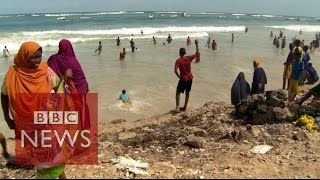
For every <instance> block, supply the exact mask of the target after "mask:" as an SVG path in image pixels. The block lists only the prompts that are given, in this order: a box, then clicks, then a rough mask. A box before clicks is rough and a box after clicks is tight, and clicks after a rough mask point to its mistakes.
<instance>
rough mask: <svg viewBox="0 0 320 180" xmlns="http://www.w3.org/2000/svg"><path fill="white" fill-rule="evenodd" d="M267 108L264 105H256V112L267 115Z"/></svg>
mask: <svg viewBox="0 0 320 180" xmlns="http://www.w3.org/2000/svg"><path fill="white" fill-rule="evenodd" d="M267 110H268V106H267V105H265V104H258V105H257V112H259V113H267Z"/></svg>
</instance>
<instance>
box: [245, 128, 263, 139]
mask: <svg viewBox="0 0 320 180" xmlns="http://www.w3.org/2000/svg"><path fill="white" fill-rule="evenodd" d="M247 130H248V131H249V132H250V133H251V134H252V135H253V137H259V136H260V133H261V131H260V129H258V128H257V127H256V126H250V125H248V126H247Z"/></svg>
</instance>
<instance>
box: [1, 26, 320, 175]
mask: <svg viewBox="0 0 320 180" xmlns="http://www.w3.org/2000/svg"><path fill="white" fill-rule="evenodd" d="M247 31H248V30H247V29H246V32H247ZM141 34H143V32H141ZM272 36H273V32H271V33H270V37H272ZM316 37H317V38H320V35H319V34H318V33H317V36H316ZM279 38H283V39H282V45H281V48H285V43H286V40H285V36H284V35H283V32H281V31H280V35H279ZM279 38H276V37H275V40H274V45H275V46H276V47H277V48H279V46H280V45H279V43H278V40H279ZM152 41H153V42H154V44H156V40H155V37H153V38H152ZM233 41H234V35H233V34H232V42H233ZM116 42H117V46H120V44H121V42H120V38H119V37H118V38H117V40H116ZM167 42H168V43H171V42H172V37H171V35H170V34H169V36H168V39H167ZM194 42H195V46H196V52H195V53H194V54H193V55H186V54H187V52H186V49H185V48H180V49H179V55H180V57H179V58H178V59H177V60H176V61H175V65H174V73H175V75H176V76H177V78H178V83H177V87H176V96H175V98H176V107H175V109H174V112H176V113H178V112H181V111H186V109H187V107H188V101H189V98H190V91H191V88H192V82H193V74H192V71H191V63H192V62H193V60H195V62H196V63H199V62H200V51H199V42H198V40H195V41H194ZM186 45H187V46H190V45H191V39H190V37H189V36H188V37H187V43H186ZM130 46H131V49H132V52H134V51H135V50H136V46H135V43H134V41H133V38H132V39H131V41H130ZM205 46H206V47H208V48H210V46H211V48H212V50H216V49H217V44H216V42H215V40H213V41H212V42H211V39H210V38H209V39H208V41H207V43H206V45H205ZM5 49H6V47H5ZM289 50H290V52H289V54H288V57H287V59H286V62H285V63H284V71H283V87H282V88H283V89H287V90H289V92H290V94H291V97H290V100H291V101H294V100H295V96H296V95H297V94H298V93H299V86H302V85H304V83H305V81H306V80H308V82H307V83H310V84H314V83H316V82H317V81H318V80H319V77H318V74H317V71H316V70H315V69H314V67H313V66H312V63H311V62H310V60H311V57H310V55H309V53H308V50H309V47H308V46H305V45H303V44H302V42H301V41H300V40H299V39H294V41H293V42H292V43H290V44H289ZM4 51H6V52H7V50H4ZM95 51H96V52H97V51H98V53H99V54H100V53H101V51H102V43H101V41H100V42H99V46H98V48H97V49H96V50H95ZM125 56H126V49H125V48H123V49H122V50H121V51H120V56H119V59H120V60H124V59H125ZM41 61H42V48H41V46H40V45H39V44H38V43H36V42H32V41H29V42H24V43H23V44H22V45H21V47H20V49H19V51H18V54H17V55H16V56H15V58H14V65H12V66H10V68H9V70H8V72H7V74H6V77H5V79H4V82H3V84H2V87H1V103H2V109H3V114H4V119H5V121H6V122H7V125H8V127H9V128H10V129H12V130H16V131H17V129H18V128H21V127H17V125H16V122H15V120H16V117H17V116H20V115H21V114H19V113H21V112H26V111H28V110H29V111H32V110H31V109H30V108H31V107H33V106H34V105H35V106H37V105H39V102H37V100H33V101H32V102H21V100H23V99H19V98H18V97H17V95H16V94H17V93H65V94H68V93H69V94H70V93H78V94H82V95H83V97H84V98H82V99H84V100H83V102H84V103H83V108H82V110H83V112H84V113H83V114H84V116H85V118H82V122H81V128H83V129H86V128H88V127H90V118H87V117H88V113H89V107H88V106H87V105H86V103H85V102H86V100H85V95H86V94H87V93H88V92H89V85H88V82H87V80H86V77H85V74H84V72H83V70H82V68H81V65H80V63H79V61H78V59H77V58H76V55H75V52H74V50H73V47H72V44H71V42H70V41H69V40H66V39H63V40H61V41H60V43H59V51H58V53H56V54H54V55H52V56H50V58H49V59H48V62H47V63H46V62H41ZM252 65H253V69H254V72H253V81H252V83H251V87H250V84H249V83H248V82H247V81H246V79H245V75H244V73H243V72H240V73H239V74H238V76H237V78H236V80H235V82H234V83H233V85H232V88H231V103H232V105H234V106H235V107H237V106H238V105H239V103H241V100H242V99H245V98H247V97H248V96H252V95H254V94H263V93H265V89H266V88H265V86H266V84H267V75H266V72H265V70H264V69H263V67H262V61H261V60H260V59H255V60H253V64H252ZM61 86H62V88H61ZM286 86H287V88H286ZM181 93H185V102H184V105H183V106H182V107H180V95H181ZM312 95H314V96H317V97H319V96H320V85H317V86H316V87H315V88H313V89H311V90H310V92H308V93H307V94H306V96H305V97H303V98H302V99H301V100H300V101H299V104H302V103H303V102H304V101H305V100H306V99H308V98H309V97H311V96H312ZM119 100H121V101H122V102H123V103H130V102H131V99H130V98H129V95H128V93H127V91H126V90H125V89H124V90H122V92H121V94H120V96H119ZM30 103H31V104H32V106H30V107H29V106H27V107H26V106H25V104H30ZM22 115H24V114H22ZM24 117H25V116H24ZM26 117H28V116H26ZM28 118H31V119H33V117H28ZM17 137H18V136H17ZM0 143H1V145H2V147H3V156H4V157H5V158H9V157H10V155H9V153H8V151H7V149H6V142H5V137H4V136H3V134H1V133H0ZM36 169H37V177H41V178H52V177H53V178H57V177H59V178H66V175H65V173H64V165H61V164H56V165H52V166H41V165H36ZM53 172H54V173H53Z"/></svg>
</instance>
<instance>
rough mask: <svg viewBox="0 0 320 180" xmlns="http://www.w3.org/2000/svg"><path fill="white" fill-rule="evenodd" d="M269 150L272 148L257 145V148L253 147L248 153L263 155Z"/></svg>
mask: <svg viewBox="0 0 320 180" xmlns="http://www.w3.org/2000/svg"><path fill="white" fill-rule="evenodd" d="M271 148H272V146H269V145H259V146H255V147H253V148H252V149H251V150H250V152H252V153H255V154H265V153H267V152H268V151H269V150H270V149H271Z"/></svg>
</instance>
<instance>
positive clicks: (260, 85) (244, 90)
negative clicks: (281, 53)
mask: <svg viewBox="0 0 320 180" xmlns="http://www.w3.org/2000/svg"><path fill="white" fill-rule="evenodd" d="M253 68H254V73H253V81H252V86H251V88H250V85H249V83H248V82H247V81H246V79H245V76H244V73H243V72H240V73H239V75H238V76H237V78H236V80H235V82H234V83H233V85H232V88H231V104H232V105H234V106H235V107H237V105H238V104H239V103H240V101H241V100H242V99H245V98H247V97H248V96H249V95H253V94H261V93H264V91H265V85H266V84H267V76H266V73H265V72H264V69H263V68H262V67H261V61H260V59H256V60H254V61H253Z"/></svg>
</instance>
